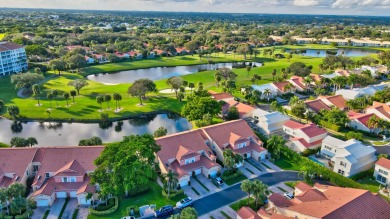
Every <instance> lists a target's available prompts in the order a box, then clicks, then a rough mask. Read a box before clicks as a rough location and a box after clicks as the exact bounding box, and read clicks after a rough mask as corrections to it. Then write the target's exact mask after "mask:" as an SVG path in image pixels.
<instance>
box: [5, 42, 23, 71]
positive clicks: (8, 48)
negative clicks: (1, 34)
mask: <svg viewBox="0 0 390 219" xmlns="http://www.w3.org/2000/svg"><path fill="white" fill-rule="evenodd" d="M27 68H28V65H27V57H26V51H25V49H24V47H23V46H21V45H18V44H15V43H11V42H0V77H2V76H6V75H11V74H14V73H20V72H22V71H27Z"/></svg>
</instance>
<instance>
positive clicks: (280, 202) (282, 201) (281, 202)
mask: <svg viewBox="0 0 390 219" xmlns="http://www.w3.org/2000/svg"><path fill="white" fill-rule="evenodd" d="M268 200H269V201H270V202H272V203H273V204H274V205H275V206H276V207H289V206H291V205H292V202H291V201H290V200H288V199H286V198H285V197H283V196H282V195H281V194H279V193H273V194H272V195H271V196H270V197H269V198H268Z"/></svg>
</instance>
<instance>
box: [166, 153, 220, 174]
mask: <svg viewBox="0 0 390 219" xmlns="http://www.w3.org/2000/svg"><path fill="white" fill-rule="evenodd" d="M216 166H219V164H217V163H216V162H214V161H212V160H210V159H209V158H207V157H206V156H204V155H202V156H200V160H199V161H196V162H194V163H190V164H186V165H183V166H180V164H179V162H178V161H177V160H176V161H174V162H172V163H171V164H170V166H169V167H170V168H171V169H172V170H173V171H175V172H176V173H178V174H179V178H180V177H182V176H185V175H191V173H192V171H194V170H196V169H199V168H200V167H204V168H206V169H210V168H212V167H216Z"/></svg>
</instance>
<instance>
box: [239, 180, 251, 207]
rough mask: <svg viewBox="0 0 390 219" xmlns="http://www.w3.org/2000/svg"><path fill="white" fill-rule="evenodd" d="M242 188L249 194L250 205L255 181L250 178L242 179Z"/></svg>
mask: <svg viewBox="0 0 390 219" xmlns="http://www.w3.org/2000/svg"><path fill="white" fill-rule="evenodd" d="M241 190H242V191H244V192H246V193H247V194H248V205H249V201H250V197H251V194H252V192H253V182H252V181H249V180H248V179H246V180H244V181H242V183H241Z"/></svg>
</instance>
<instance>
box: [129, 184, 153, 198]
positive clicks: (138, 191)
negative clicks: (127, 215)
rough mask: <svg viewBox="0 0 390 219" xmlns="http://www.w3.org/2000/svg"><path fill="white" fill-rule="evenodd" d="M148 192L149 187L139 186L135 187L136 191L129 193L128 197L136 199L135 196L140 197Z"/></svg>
mask: <svg viewBox="0 0 390 219" xmlns="http://www.w3.org/2000/svg"><path fill="white" fill-rule="evenodd" d="M149 190H150V186H149V185H140V186H137V189H135V190H133V191H129V193H128V196H129V197H130V198H133V197H136V196H140V195H143V194H146V193H148V192H149Z"/></svg>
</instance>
